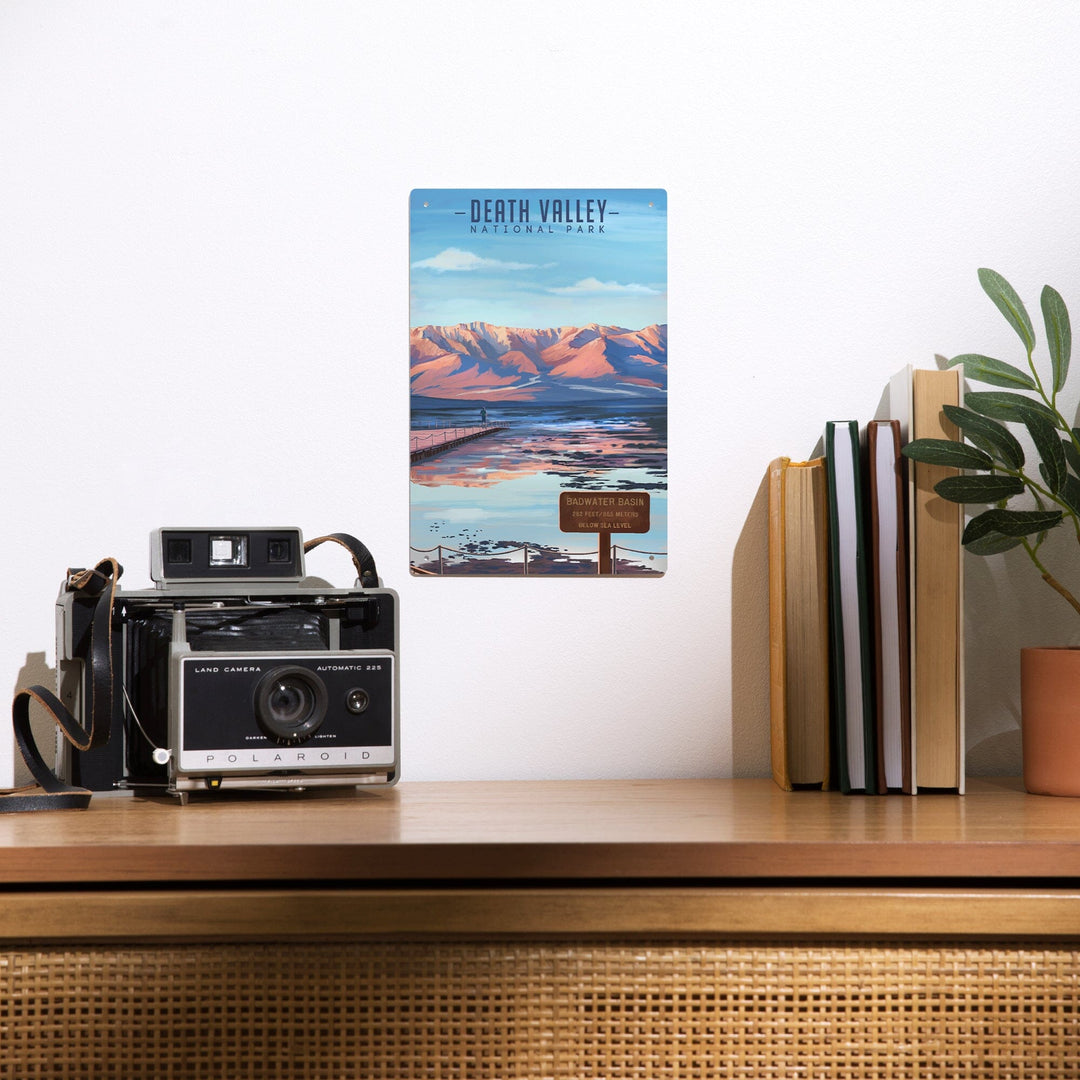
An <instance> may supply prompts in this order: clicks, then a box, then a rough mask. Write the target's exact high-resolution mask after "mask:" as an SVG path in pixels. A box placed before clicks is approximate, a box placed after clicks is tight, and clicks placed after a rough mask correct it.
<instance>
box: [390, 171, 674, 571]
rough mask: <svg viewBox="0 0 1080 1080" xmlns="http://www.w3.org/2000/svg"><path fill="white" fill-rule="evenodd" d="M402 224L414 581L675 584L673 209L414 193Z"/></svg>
mask: <svg viewBox="0 0 1080 1080" xmlns="http://www.w3.org/2000/svg"><path fill="white" fill-rule="evenodd" d="M409 211H410V213H409V218H410V255H409V259H410V274H409V284H410V334H409V383H410V432H409V457H410V566H411V568H412V572H413V574H415V575H418V576H448V575H454V576H470V575H472V576H479V575H485V576H487V575H502V576H516V577H526V576H529V577H542V576H575V575H576V576H586V575H588V576H605V575H607V576H613V577H621V578H637V577H645V576H657V575H659V574H663V573H664V572H665V571H666V568H667V558H668V552H667V196H666V193H665V192H664V191H663V190H659V189H657V190H643V189H636V188H635V189H615V188H612V189H604V188H571V189H558V190H555V189H551V190H548V189H535V188H532V189H520V190H501V189H477V190H472V189H420V190H416V191H413V192H412V195H411V199H410V208H409Z"/></svg>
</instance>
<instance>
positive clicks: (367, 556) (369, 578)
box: [304, 533, 379, 589]
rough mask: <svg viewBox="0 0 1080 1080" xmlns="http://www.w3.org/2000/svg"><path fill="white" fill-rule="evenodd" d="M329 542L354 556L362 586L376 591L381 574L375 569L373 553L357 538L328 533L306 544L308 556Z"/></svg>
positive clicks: (345, 534)
mask: <svg viewBox="0 0 1080 1080" xmlns="http://www.w3.org/2000/svg"><path fill="white" fill-rule="evenodd" d="M328 540H331V541H333V542H334V543H335V544H340V545H341V546H342V547H343V548H345V550H346V551H348V553H349V554H350V555H351V556H352V561H353V566H355V567H356V576H357V578H358V580H359V581H360V585H361V587H362V588H365V589H375V588H378V585H379V572H378V571H377V570H376V569H375V560H374V558H373V557H372V555H371V552H370V551H368V549H367V548H366V547H365V546H364V545H363V544H362V543H361V542H360V541H359V540H357V539H356V537H355V536H350V535H349V534H348V533H328V534H327V535H326V536H317V537H316V538H315V539H314V540H308V541H307V542H306V543H305V544H304V554H305V555H306V554H307V553H308V552H309V551H311V549H312V548H317V547H318V546H319V545H320V544H325V543H326V542H327V541H328Z"/></svg>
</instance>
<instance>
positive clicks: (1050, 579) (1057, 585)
mask: <svg viewBox="0 0 1080 1080" xmlns="http://www.w3.org/2000/svg"><path fill="white" fill-rule="evenodd" d="M1043 581H1045V582H1046V584H1047V585H1049V586H1050V588H1051V589H1054V590H1056V591H1057V592H1059V593H1060V594H1061V595H1062V596H1064V597H1065V599H1066V600H1068V602H1069V603H1070V604H1072V606H1073V608H1075V610H1076V612H1077V614H1080V602H1078V601H1077V599H1076V597H1075V596H1073V594H1072V593H1071V592H1069V590H1068V589H1066V588H1065V586H1064V585H1062V584H1061V582H1060V581H1058V580H1057V578H1055V577H1054V575H1053V574H1049V573H1046V572H1045V571H1044V572H1043Z"/></svg>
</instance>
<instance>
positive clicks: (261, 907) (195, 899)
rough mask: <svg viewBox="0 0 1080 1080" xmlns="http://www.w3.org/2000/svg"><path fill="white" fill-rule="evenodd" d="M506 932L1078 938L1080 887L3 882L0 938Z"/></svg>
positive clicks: (348, 936) (78, 939)
mask: <svg viewBox="0 0 1080 1080" xmlns="http://www.w3.org/2000/svg"><path fill="white" fill-rule="evenodd" d="M500 935H518V936H553V937H581V936H604V937H612V936H615V937H619V936H625V937H678V938H683V939H685V938H693V937H702V936H704V937H710V936H711V937H717V936H718V937H738V936H763V935H768V936H778V935H779V936H785V937H807V936H832V937H843V938H849V937H859V936H862V937H903V938H905V939H912V938H920V937H936V938H941V937H956V938H972V937H993V938H1000V939H1013V938H1020V937H1036V938H1041V939H1061V940H1065V939H1080V891H1077V890H1067V889H1052V888H1050V889H1039V888H1025V889H986V888H973V889H965V888H945V889H935V888H879V887H871V888H861V887H858V886H851V887H844V888H831V887H827V886H824V887H817V888H815V887H797V888H796V887H789V888H784V887H738V886H732V887H723V888H710V887H697V888H693V887H686V886H682V887H671V888H664V887H657V888H650V887H633V888H620V887H608V888H597V887H590V888H563V887H553V888H550V889H544V888H525V889H500V888H475V889H460V888H459V889H451V888H435V889H430V888H418V889H354V888H342V889H306V890H290V889H287V888H278V889H222V890H219V889H183V890H168V889H162V890H152V891H144V890H93V891H88V892H81V891H70V890H65V891H62V892H58V891H44V892H38V891H19V892H11V893H6V894H0V937H2V938H4V939H5V940H6V941H9V942H14V941H16V940H17V941H18V942H22V943H25V942H30V941H56V942H86V941H129V942H135V941H145V940H196V939H197V940H199V941H210V940H228V941H243V940H268V941H285V940H344V939H357V938H373V937H375V938H377V937H391V936H392V937H394V938H401V937H411V936H416V937H455V936H467V937H474V938H488V937H492V936H500Z"/></svg>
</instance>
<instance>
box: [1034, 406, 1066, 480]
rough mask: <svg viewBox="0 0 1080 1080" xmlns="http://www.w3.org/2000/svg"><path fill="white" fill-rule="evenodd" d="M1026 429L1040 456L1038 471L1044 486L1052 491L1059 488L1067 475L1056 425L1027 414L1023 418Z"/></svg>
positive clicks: (1063, 453) (1063, 451) (1063, 449)
mask: <svg viewBox="0 0 1080 1080" xmlns="http://www.w3.org/2000/svg"><path fill="white" fill-rule="evenodd" d="M1024 423H1025V424H1027V429H1028V431H1030V432H1031V440H1032V442H1034V443H1035V449H1036V450H1038V452H1039V457H1041V458H1042V465H1041V466H1040V471H1041V472H1042V476H1043V479H1044V480H1045V481H1046V486H1047V487H1048V488H1049V489H1050V490H1051V491H1054V492H1058V491H1060V490H1061V488H1062V486H1063V485H1064V483H1065V477H1066V476H1067V475H1068V469H1067V467H1066V465H1065V448H1064V447H1063V446H1062V445H1061V437H1060V436H1059V435H1058V432H1057V427H1056V426H1055V425H1054V424H1051V423H1050V422H1049V421H1048V420H1043V419H1042V418H1041V417H1036V416H1029V417H1027V418H1026V419H1025V420H1024Z"/></svg>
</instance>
